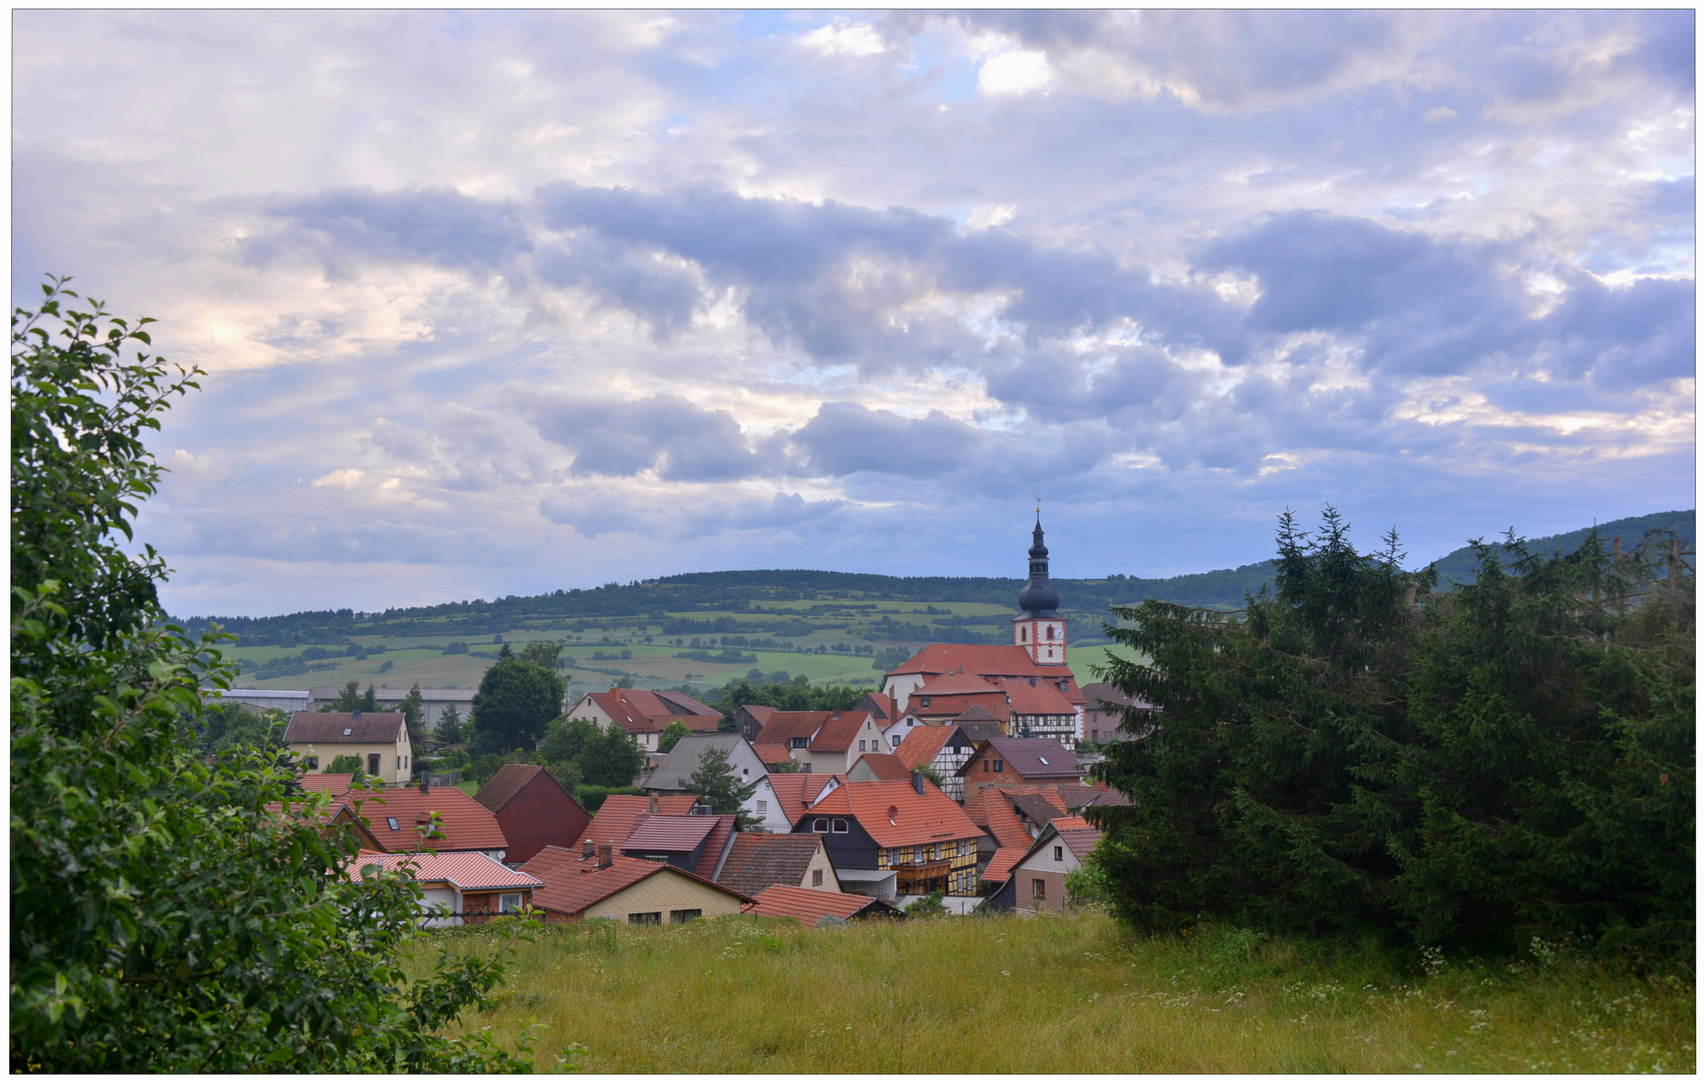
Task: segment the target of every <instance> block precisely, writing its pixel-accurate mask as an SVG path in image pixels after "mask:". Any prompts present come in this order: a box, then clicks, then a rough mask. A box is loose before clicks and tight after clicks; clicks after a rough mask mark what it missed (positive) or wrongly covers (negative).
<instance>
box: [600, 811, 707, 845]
mask: <svg viewBox="0 0 1704 1080" xmlns="http://www.w3.org/2000/svg"><path fill="white" fill-rule="evenodd" d="M719 820H720V818H719V817H717V816H713V815H710V814H693V815H689V816H681V817H670V816H667V815H664V814H658V815H656V816H655V817H653V816H651V815H650V814H645V815H644V816H642V817H641V818H640V819H639V820H638V821H637V822H636V823H635V824H634V826H633V831H632V832H631V833H629V834H628V835H627V839H626V840H623V841H621V843H620V845H619V847H620V849H621V850H622V851H623V852H633V851H666V852H669V853H670V854H675V853H680V852H687V851H692V850H694V849H695V848H697V847H698V845H700V844H702V843H704V839H705V838H706V837H708V836H709V835H710V834H711V833H712V832H714V831H715V829H716V825H717V823H718V821H719Z"/></svg>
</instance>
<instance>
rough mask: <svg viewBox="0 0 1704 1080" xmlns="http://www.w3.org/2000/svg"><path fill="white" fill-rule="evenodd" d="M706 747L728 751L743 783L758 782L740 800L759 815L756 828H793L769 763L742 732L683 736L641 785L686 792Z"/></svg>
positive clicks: (670, 792)
mask: <svg viewBox="0 0 1704 1080" xmlns="http://www.w3.org/2000/svg"><path fill="white" fill-rule="evenodd" d="M709 750H721V751H722V752H723V753H725V754H727V755H728V767H729V768H731V769H733V771H734V777H735V779H737V780H738V781H739V783H740V784H741V785H742V786H744V785H746V784H756V785H757V788H756V790H755V791H753V792H752V793H751V797H750V798H749V799H747V800H746V801H745V802H743V803H741V804H740V809H741V810H744V811H745V812H746V813H748V814H750V815H752V816H753V817H755V818H757V819H758V825H757V827H758V828H761V829H767V830H768V831H770V832H790V831H791V830H792V828H793V823H792V821H791V820H790V819H788V817H787V815H786V813H785V812H784V811H783V810H782V809H781V802H780V800H779V799H777V798H776V797H775V788H774V786H773V785H772V784H771V783H770V777H771V775H772V774H771V773H770V771H769V767H768V766H767V765H765V764H764V763H763V759H762V758H760V757H759V756H758V754H757V751H755V750H753V749H752V745H751V744H750V743H748V742H746V740H745V736H743V735H741V734H739V733H738V732H731V731H730V732H710V733H708V734H702V735H701V734H693V735H687V736H685V737H683V738H682V739H681V740H680V741H679V742H677V743H675V745H674V749H673V750H670V751H669V753H668V756H667V757H665V758H664V759H663V761H662V764H661V765H659V766H658V767H657V768H656V769H655V770H654V771H653V772H652V773H651V775H649V776H647V777H646V778H645V781H644V783H643V784H641V785H640V786H641V787H643V788H644V789H645V790H646V791H654V792H656V793H657V794H659V795H665V794H666V795H680V794H686V793H687V785H688V784H689V783H691V781H692V774H693V773H695V772H697V771H698V769H699V767H700V766H701V765H702V764H703V759H704V754H705V752H706V751H709Z"/></svg>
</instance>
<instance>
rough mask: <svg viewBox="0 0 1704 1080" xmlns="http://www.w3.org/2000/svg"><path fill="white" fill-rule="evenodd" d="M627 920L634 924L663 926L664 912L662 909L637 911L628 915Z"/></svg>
mask: <svg viewBox="0 0 1704 1080" xmlns="http://www.w3.org/2000/svg"><path fill="white" fill-rule="evenodd" d="M627 921H628V922H629V923H631V924H633V925H634V926H661V925H662V924H663V913H662V912H660V911H635V912H634V913H633V914H631V915H629V916H627Z"/></svg>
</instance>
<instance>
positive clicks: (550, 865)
mask: <svg viewBox="0 0 1704 1080" xmlns="http://www.w3.org/2000/svg"><path fill="white" fill-rule="evenodd" d="M597 866H598V860H597V859H596V858H591V859H582V858H581V857H580V855H579V853H577V852H574V851H570V850H568V849H567V848H559V847H547V848H545V849H544V850H543V851H541V852H539V853H538V854H537V855H535V856H533V857H532V859H530V860H529V861H528V862H527V863H526V864H525V865H524V866H522V867H521V869H522V870H524V871H525V872H526V873H528V874H531V875H533V876H534V877H536V878H538V879H539V880H540V881H542V882H544V884H543V885H542V886H541V887H540V888H539V889H537V890H536V891H535V892H534V893H533V905H534V906H535V907H540V908H544V909H545V910H547V911H555V912H559V913H561V914H563V915H578V914H580V913H581V912H583V911H585V910H586V909H587V908H589V907H591V906H592V905H593V904H596V903H597V902H598V901H600V900H604V899H607V898H609V897H611V896H614V895H615V894H616V893H618V892H620V891H621V890H623V889H625V888H627V887H628V886H630V885H633V884H634V883H636V882H640V881H643V880H645V879H646V878H648V877H650V876H651V875H652V874H659V873H661V874H679V875H681V876H682V877H685V878H688V879H690V880H692V881H696V882H698V883H699V884H700V885H703V886H705V887H706V888H711V889H718V890H720V891H722V892H725V893H727V894H729V895H730V896H734V897H737V898H738V899H740V900H742V901H750V899H751V897H749V896H747V895H745V894H744V893H741V892H736V891H735V890H733V889H730V888H727V887H726V886H723V885H718V884H716V883H715V882H713V881H710V880H708V879H706V878H703V877H700V876H698V875H696V874H689V873H687V872H686V871H685V870H681V869H679V868H678V867H674V866H670V865H669V864H668V863H662V862H653V861H651V860H650V859H630V858H628V857H627V856H625V855H617V856H615V858H614V861H613V862H612V864H611V865H610V866H609V867H608V868H606V869H603V870H599V869H598V868H597Z"/></svg>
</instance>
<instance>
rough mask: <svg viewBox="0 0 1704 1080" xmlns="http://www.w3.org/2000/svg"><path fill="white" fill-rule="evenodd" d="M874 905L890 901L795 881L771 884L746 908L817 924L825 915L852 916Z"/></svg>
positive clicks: (779, 917) (753, 911)
mask: <svg viewBox="0 0 1704 1080" xmlns="http://www.w3.org/2000/svg"><path fill="white" fill-rule="evenodd" d="M872 905H880V906H881V907H882V908H886V907H888V906H889V905H887V904H884V903H882V902H881V901H880V900H876V899H874V898H873V897H869V896H860V895H858V894H857V893H831V892H824V891H822V890H821V889H801V888H799V887H797V886H793V885H771V886H770V887H769V888H767V889H765V890H763V891H762V892H760V893H758V894H757V902H756V903H755V904H753V905H752V906H751V907H748V908H746V909H745V913H746V914H747V915H766V916H768V917H770V918H772V919H798V920H800V921H801V922H803V923H804V924H805V925H806V926H815V925H816V924H817V922H818V921H820V920H821V919H822V917H823V916H824V915H834V916H836V917H838V918H842V919H850V918H852V917H853V916H854V915H857V914H858V913H859V912H861V911H863V910H864V909H865V908H867V907H870V906H872Z"/></svg>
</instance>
